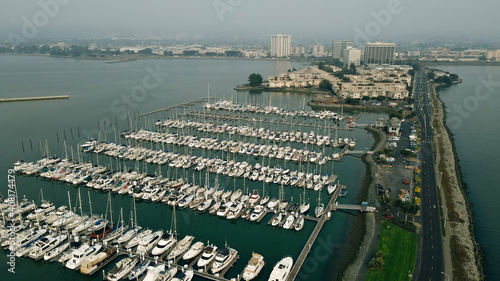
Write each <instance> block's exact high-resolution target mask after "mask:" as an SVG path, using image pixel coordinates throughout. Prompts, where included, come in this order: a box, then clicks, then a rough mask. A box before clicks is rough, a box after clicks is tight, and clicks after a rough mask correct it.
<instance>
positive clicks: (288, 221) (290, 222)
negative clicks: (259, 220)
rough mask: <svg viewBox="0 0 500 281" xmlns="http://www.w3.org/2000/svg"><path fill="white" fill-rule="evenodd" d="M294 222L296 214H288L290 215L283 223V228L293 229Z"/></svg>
mask: <svg viewBox="0 0 500 281" xmlns="http://www.w3.org/2000/svg"><path fill="white" fill-rule="evenodd" d="M294 222H295V216H294V215H288V217H286V220H285V223H284V224H283V228H284V229H291V228H292V227H293V223H294Z"/></svg>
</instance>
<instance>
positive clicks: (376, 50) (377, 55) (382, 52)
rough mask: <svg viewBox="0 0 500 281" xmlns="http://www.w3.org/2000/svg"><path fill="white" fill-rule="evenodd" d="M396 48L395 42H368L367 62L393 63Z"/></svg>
mask: <svg viewBox="0 0 500 281" xmlns="http://www.w3.org/2000/svg"><path fill="white" fill-rule="evenodd" d="M395 50H396V44H395V43H380V42H377V43H366V45H365V52H364V61H365V64H393V63H394V52H395Z"/></svg>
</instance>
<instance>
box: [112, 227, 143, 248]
mask: <svg viewBox="0 0 500 281" xmlns="http://www.w3.org/2000/svg"><path fill="white" fill-rule="evenodd" d="M141 230H142V227H141V226H136V227H133V228H131V229H129V230H127V231H125V233H123V235H121V236H120V237H118V239H116V241H115V243H117V244H122V243H125V242H128V241H130V239H132V238H134V237H135V236H136V235H137V234H138V233H139V232H140V231H141Z"/></svg>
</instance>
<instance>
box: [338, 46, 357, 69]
mask: <svg viewBox="0 0 500 281" xmlns="http://www.w3.org/2000/svg"><path fill="white" fill-rule="evenodd" d="M342 61H343V62H344V65H345V66H347V67H349V66H350V65H351V64H352V63H353V64H354V65H355V66H359V65H361V50H360V49H356V48H352V47H348V48H346V49H345V50H344V58H343V59H342Z"/></svg>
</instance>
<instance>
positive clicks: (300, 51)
mask: <svg viewBox="0 0 500 281" xmlns="http://www.w3.org/2000/svg"><path fill="white" fill-rule="evenodd" d="M305 54H306V48H305V47H291V48H290V55H292V56H300V55H305Z"/></svg>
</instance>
